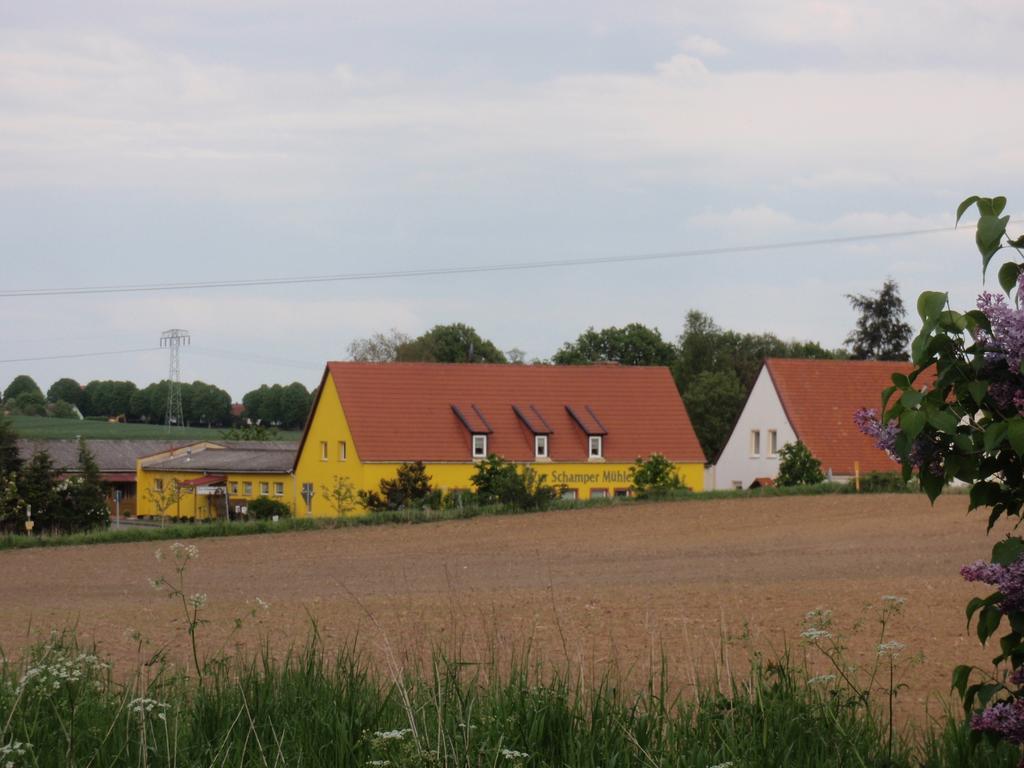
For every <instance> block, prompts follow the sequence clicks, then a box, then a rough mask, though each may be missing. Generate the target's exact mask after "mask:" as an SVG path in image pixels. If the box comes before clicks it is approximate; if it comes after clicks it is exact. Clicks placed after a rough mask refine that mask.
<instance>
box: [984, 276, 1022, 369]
mask: <svg viewBox="0 0 1024 768" xmlns="http://www.w3.org/2000/svg"><path fill="white" fill-rule="evenodd" d="M978 309H980V310H981V311H982V312H984V313H985V317H987V318H988V320H989V323H991V325H992V333H991V334H983V335H982V336H980V337H979V339H980V340H981V341H982V342H983V343H984V344H985V345H986V346H987V347H988V352H987V356H988V358H989V359H990V360H1005V361H1006V365H1007V366H1008V367H1009V369H1010V370H1011V371H1012V372H1014V373H1019V372H1020V369H1021V368H1020V365H1021V362H1024V310H1022V309H1014V308H1013V307H1011V306H1010V305H1009V304H1007V303H1006V299H1005V297H1003V296H1000V295H993V294H991V293H989V292H988V291H985V292H984V293H982V294H981V295H980V296H978Z"/></svg>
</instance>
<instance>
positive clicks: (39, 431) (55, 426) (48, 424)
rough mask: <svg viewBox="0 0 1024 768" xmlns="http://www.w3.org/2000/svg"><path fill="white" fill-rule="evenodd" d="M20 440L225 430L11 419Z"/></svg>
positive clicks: (213, 434) (281, 436)
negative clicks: (21, 438)
mask: <svg viewBox="0 0 1024 768" xmlns="http://www.w3.org/2000/svg"><path fill="white" fill-rule="evenodd" d="M8 418H9V419H10V420H11V422H12V424H13V426H14V431H15V432H16V433H17V435H18V437H24V438H29V439H49V440H58V439H67V438H75V437H84V438H85V439H86V440H223V439H224V438H223V435H224V433H225V432H226V431H227V430H226V429H224V428H221V427H216V428H212V429H211V428H206V427H167V426H165V425H163V424H111V423H109V422H106V421H94V420H92V419H84V420H80V419H55V418H50V417H48V416H9V417H8ZM300 437H302V433H301V432H294V431H290V432H289V431H282V432H279V433H278V436H277V437H276V438H275V439H277V440H298V439H299V438H300Z"/></svg>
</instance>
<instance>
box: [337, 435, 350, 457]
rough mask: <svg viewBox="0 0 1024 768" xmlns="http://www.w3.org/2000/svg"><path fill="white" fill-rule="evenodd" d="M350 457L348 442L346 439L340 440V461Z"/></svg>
mask: <svg viewBox="0 0 1024 768" xmlns="http://www.w3.org/2000/svg"><path fill="white" fill-rule="evenodd" d="M346 459H348V443H346V442H345V441H344V440H339V441H338V461H345V460H346Z"/></svg>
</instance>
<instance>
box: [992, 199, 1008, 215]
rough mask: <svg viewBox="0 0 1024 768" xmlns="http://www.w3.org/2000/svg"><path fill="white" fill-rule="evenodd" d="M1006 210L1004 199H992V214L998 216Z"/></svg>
mask: <svg viewBox="0 0 1024 768" xmlns="http://www.w3.org/2000/svg"><path fill="white" fill-rule="evenodd" d="M1005 208H1006V198H1005V197H1003V196H1002V195H999V196H998V197H993V198H992V213H994V214H995V215H996V216H998V215H999V214H1000V213H1002V212H1003V210H1004V209H1005Z"/></svg>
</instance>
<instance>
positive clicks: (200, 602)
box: [188, 592, 206, 610]
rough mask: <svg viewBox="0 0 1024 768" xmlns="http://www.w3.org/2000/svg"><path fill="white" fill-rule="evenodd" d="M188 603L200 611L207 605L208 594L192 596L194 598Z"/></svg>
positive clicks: (198, 593)
mask: <svg viewBox="0 0 1024 768" xmlns="http://www.w3.org/2000/svg"><path fill="white" fill-rule="evenodd" d="M188 602H189V604H190V605H191V606H192V607H193V608H195V609H196V610H199V609H200V608H202V607H203V606H204V605H206V593H205V592H196V593H195V594H194V595H192V597H190V598H189V599H188Z"/></svg>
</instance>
